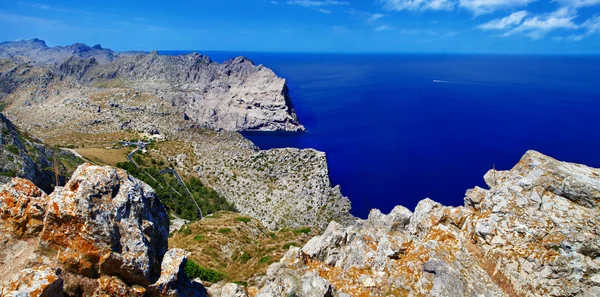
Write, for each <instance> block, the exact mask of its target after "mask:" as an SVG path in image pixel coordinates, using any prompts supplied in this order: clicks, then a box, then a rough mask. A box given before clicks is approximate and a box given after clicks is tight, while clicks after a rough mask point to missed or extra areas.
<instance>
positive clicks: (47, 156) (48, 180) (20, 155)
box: [0, 113, 81, 191]
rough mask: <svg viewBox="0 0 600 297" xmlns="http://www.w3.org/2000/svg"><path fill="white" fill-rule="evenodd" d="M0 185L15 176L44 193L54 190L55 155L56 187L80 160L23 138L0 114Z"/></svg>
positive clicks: (69, 154) (65, 152)
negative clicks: (26, 180)
mask: <svg viewBox="0 0 600 297" xmlns="http://www.w3.org/2000/svg"><path fill="white" fill-rule="evenodd" d="M0 131H1V132H2V133H1V135H0V172H1V174H0V183H6V182H9V181H10V178H11V177H14V176H18V177H22V178H25V179H28V180H30V181H32V182H33V183H34V184H36V185H37V186H38V187H40V188H42V189H44V190H45V191H50V190H51V189H53V188H54V184H55V182H56V176H55V172H54V161H55V155H56V162H57V168H58V170H59V184H64V183H65V182H66V180H67V179H68V177H69V176H70V174H71V172H72V170H73V169H70V168H69V167H73V166H76V165H77V164H79V163H80V162H81V161H80V160H78V159H77V157H75V155H73V154H72V153H70V152H67V151H63V150H59V149H54V148H50V147H48V146H46V145H44V144H42V143H40V142H37V141H35V140H34V139H33V138H31V137H27V136H24V135H23V134H21V133H20V132H19V131H18V130H17V128H16V127H15V126H14V125H13V124H12V122H11V121H9V120H8V119H7V118H6V117H4V115H3V114H1V113H0Z"/></svg>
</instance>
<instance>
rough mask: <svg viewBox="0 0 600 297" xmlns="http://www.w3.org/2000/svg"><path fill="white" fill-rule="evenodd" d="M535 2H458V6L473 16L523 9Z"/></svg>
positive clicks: (463, 0) (486, 0) (520, 0)
mask: <svg viewBox="0 0 600 297" xmlns="http://www.w3.org/2000/svg"><path fill="white" fill-rule="evenodd" d="M534 1H536V0H458V5H459V6H460V7H462V8H465V9H468V10H470V11H472V12H473V13H474V14H475V15H481V14H486V13H491V12H494V11H496V10H499V9H508V8H517V7H523V6H526V5H527V4H529V3H531V2H534Z"/></svg>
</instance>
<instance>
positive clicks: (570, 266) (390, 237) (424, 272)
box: [249, 151, 600, 296]
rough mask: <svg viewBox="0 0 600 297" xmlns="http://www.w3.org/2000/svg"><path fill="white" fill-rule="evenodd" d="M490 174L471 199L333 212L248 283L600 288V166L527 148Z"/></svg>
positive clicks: (474, 290)
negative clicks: (356, 217)
mask: <svg viewBox="0 0 600 297" xmlns="http://www.w3.org/2000/svg"><path fill="white" fill-rule="evenodd" d="M485 180H486V182H487V183H488V186H489V187H490V189H488V190H485V189H482V188H478V187H476V188H475V189H472V190H469V191H467V194H466V197H465V206H464V207H445V206H442V205H440V204H439V203H436V202H434V201H432V200H430V199H425V200H423V201H421V202H420V203H419V204H418V205H417V207H416V209H415V211H414V212H410V211H409V210H408V209H406V208H404V207H401V206H398V207H396V208H394V210H392V212H391V213H390V214H389V215H383V214H381V212H379V211H378V210H373V211H371V213H370V215H369V218H368V219H367V220H364V221H363V220H361V221H357V222H356V223H355V224H354V225H352V226H349V227H347V228H344V227H342V226H341V225H339V224H337V223H335V222H332V223H331V224H330V225H329V227H328V228H327V230H326V231H325V232H324V233H323V235H321V236H317V237H314V238H313V239H311V240H310V241H309V242H308V243H307V244H306V245H305V246H304V247H302V248H301V249H300V248H292V249H290V251H289V252H288V253H287V254H286V257H284V258H283V259H282V260H281V261H280V262H279V263H275V264H273V265H272V266H271V267H270V268H269V270H270V271H281V272H270V273H267V275H266V276H264V277H262V278H260V279H258V281H259V286H258V287H255V288H251V289H250V290H249V291H250V292H251V293H252V292H253V293H257V292H258V295H260V294H261V292H270V293H269V294H277V293H278V292H288V293H289V292H295V294H296V296H330V295H328V294H329V293H327V292H325V293H318V294H316V293H314V294H313V293H311V294H307V293H304V292H302V291H301V290H302V288H303V287H304V286H299V284H300V283H302V282H304V280H303V279H304V278H306V275H307V274H308V273H313V274H314V275H315V276H314V277H313V278H312V283H329V284H331V288H332V291H333V294H334V296H335V294H340V293H342V292H343V293H346V294H349V295H350V296H599V295H600V281H599V280H600V258H599V256H600V229H599V227H598V226H599V225H598V223H599V220H600V216H599V215H600V210H599V209H598V206H597V205H598V202H600V169H594V168H589V167H586V166H583V165H578V164H572V163H565V162H559V161H557V160H554V159H552V158H550V157H547V156H544V155H542V154H540V153H538V152H534V151H529V152H527V153H526V154H525V155H524V156H523V158H522V159H521V161H520V162H519V163H518V164H517V165H516V166H515V167H514V168H513V169H511V170H510V171H494V170H492V171H490V172H488V173H487V174H486V175H485ZM258 295H257V296H258Z"/></svg>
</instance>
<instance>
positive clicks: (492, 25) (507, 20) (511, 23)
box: [477, 10, 527, 30]
mask: <svg viewBox="0 0 600 297" xmlns="http://www.w3.org/2000/svg"><path fill="white" fill-rule="evenodd" d="M526 16H527V11H524V10H521V11H517V12H514V13H511V14H510V15H509V16H507V17H503V18H501V19H494V20H491V21H489V22H487V23H485V24H481V25H479V26H478V27H477V28H479V29H482V30H504V29H508V28H513V27H515V26H517V25H519V24H520V23H521V21H522V20H523V18H524V17H526Z"/></svg>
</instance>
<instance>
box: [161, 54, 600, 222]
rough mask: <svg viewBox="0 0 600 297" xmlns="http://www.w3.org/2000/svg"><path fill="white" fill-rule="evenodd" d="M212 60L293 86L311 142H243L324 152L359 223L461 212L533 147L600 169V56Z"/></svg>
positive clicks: (272, 136) (259, 137) (292, 138)
mask: <svg viewBox="0 0 600 297" xmlns="http://www.w3.org/2000/svg"><path fill="white" fill-rule="evenodd" d="M161 53H162V54H178V53H184V52H172V51H171V52H165V51H163V52H161ZM207 54H208V55H209V56H211V58H212V59H213V60H215V61H219V62H220V61H223V60H225V59H227V58H230V57H233V56H236V55H240V54H243V55H244V56H246V57H248V58H250V59H251V60H253V61H254V62H255V63H257V64H259V63H261V64H264V65H265V66H268V67H270V68H272V69H273V70H274V71H275V72H276V73H277V74H278V75H279V76H282V77H284V78H286V79H287V80H288V85H289V87H290V94H291V97H292V101H293V103H294V107H295V108H296V111H297V112H298V116H299V118H300V121H301V122H302V123H303V124H304V125H305V126H306V128H307V129H308V133H303V134H293V133H251V134H246V136H247V137H248V138H250V139H251V140H252V141H254V142H255V143H256V144H257V145H258V146H259V147H261V148H263V149H268V148H275V147H300V148H308V147H311V148H316V149H319V150H322V151H325V152H326V153H327V155H328V160H329V167H330V175H331V180H332V182H333V183H334V184H339V185H341V187H342V193H343V194H344V195H346V196H348V197H349V198H350V200H351V201H352V205H353V214H355V215H357V216H360V217H366V215H367V214H368V211H369V210H370V209H371V208H380V209H381V210H382V211H384V212H388V211H390V210H391V209H392V208H393V207H394V206H395V205H398V204H401V205H404V206H406V207H409V208H411V209H412V208H414V206H415V205H416V203H417V202H418V201H419V200H421V199H423V198H425V197H430V198H432V199H433V200H436V201H439V202H441V203H443V204H446V205H462V203H463V197H464V193H465V191H466V190H467V189H469V188H472V187H474V186H476V185H479V186H484V185H485V184H484V183H483V178H482V177H483V175H484V174H485V172H486V171H487V170H489V169H490V168H492V166H496V168H498V169H509V168H511V167H512V166H513V165H514V164H516V163H517V162H518V161H519V159H520V157H521V156H522V155H523V154H524V153H525V151H527V150H528V149H535V150H538V151H540V152H542V153H544V154H547V155H550V156H552V157H555V158H557V159H561V160H567V161H573V162H578V163H584V164H587V165H589V166H593V167H600V57H565V56H484V55H366V54H364V55H334V54H284V53H232V52H209V53H207Z"/></svg>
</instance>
